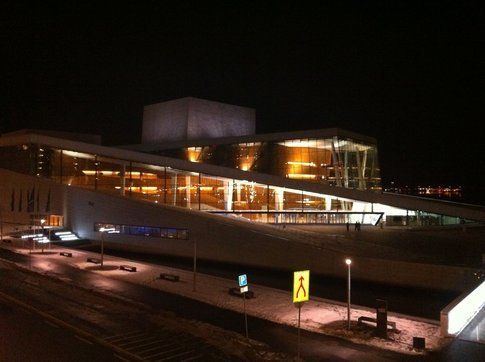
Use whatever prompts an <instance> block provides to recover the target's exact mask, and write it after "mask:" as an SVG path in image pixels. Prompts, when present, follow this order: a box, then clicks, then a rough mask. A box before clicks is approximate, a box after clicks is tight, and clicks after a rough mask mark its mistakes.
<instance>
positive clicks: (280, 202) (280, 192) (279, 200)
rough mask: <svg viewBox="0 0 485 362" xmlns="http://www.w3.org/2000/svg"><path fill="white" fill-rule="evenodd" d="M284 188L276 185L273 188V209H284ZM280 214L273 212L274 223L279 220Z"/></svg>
mask: <svg viewBox="0 0 485 362" xmlns="http://www.w3.org/2000/svg"><path fill="white" fill-rule="evenodd" d="M283 198H284V189H282V188H281V187H278V188H277V189H276V190H275V195H274V204H275V205H274V209H275V211H281V210H283V209H284V199H283ZM281 219H282V217H281V214H278V213H276V214H275V223H278V222H281Z"/></svg>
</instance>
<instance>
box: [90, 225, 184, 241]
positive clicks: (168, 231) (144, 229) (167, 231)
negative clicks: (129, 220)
mask: <svg viewBox="0 0 485 362" xmlns="http://www.w3.org/2000/svg"><path fill="white" fill-rule="evenodd" d="M94 231H98V232H106V233H108V234H124V235H142V236H151V237H157V238H166V239H181V240H188V238H189V231H188V230H187V229H177V228H166V227H159V226H140V225H123V224H107V223H99V222H97V223H95V224H94Z"/></svg>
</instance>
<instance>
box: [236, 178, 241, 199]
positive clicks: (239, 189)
mask: <svg viewBox="0 0 485 362" xmlns="http://www.w3.org/2000/svg"><path fill="white" fill-rule="evenodd" d="M236 201H237V202H239V203H240V202H241V184H240V183H239V182H238V183H236Z"/></svg>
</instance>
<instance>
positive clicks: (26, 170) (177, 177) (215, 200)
mask: <svg viewBox="0 0 485 362" xmlns="http://www.w3.org/2000/svg"><path fill="white" fill-rule="evenodd" d="M262 147H263V144H261V143H253V144H245V146H244V148H241V149H239V148H233V151H234V152H236V151H237V150H239V151H240V152H239V151H238V152H239V153H238V154H237V157H236V158H234V159H235V160H237V162H238V165H239V166H238V167H243V166H242V165H248V167H249V168H257V165H258V162H261V160H262V159H263V158H264V155H263V154H264V152H262V151H261V148H262ZM271 147H274V149H279V150H280V151H281V152H276V153H273V154H276V155H277V156H278V157H281V158H283V159H286V160H289V159H291V161H286V163H279V162H273V164H277V165H278V166H274V167H275V169H277V168H278V167H279V168H280V169H281V170H282V171H281V172H285V173H286V175H290V174H293V175H300V176H301V175H306V176H305V177H310V175H312V177H313V176H314V179H318V178H319V177H322V179H323V178H325V179H328V180H334V181H335V182H337V180H339V181H338V182H340V183H343V184H344V185H345V184H348V185H353V186H356V187H364V185H367V182H368V180H370V179H371V177H370V175H372V169H373V168H372V167H371V166H370V165H371V164H372V163H373V161H372V159H373V157H375V156H376V155H375V154H372V152H373V151H372V150H371V148H368V147H367V146H364V145H360V144H355V143H351V142H350V141H340V140H337V139H333V140H330V141H328V142H327V140H291V141H284V142H282V143H274V144H273V145H272V146H271ZM235 150H236V151H235ZM193 152H194V155H199V156H200V157H202V156H204V155H207V154H208V153H210V152H211V151H208V150H206V149H201V150H193ZM197 152H199V153H197ZM234 152H233V153H232V154H231V155H234ZM194 157H195V156H194ZM219 157H223V156H222V155H221V154H219ZM231 157H232V156H231ZM332 160H333V161H332ZM317 165H320V166H317ZM340 165H344V166H345V167H343V168H342V167H341V166H340ZM352 165H353V166H352ZM0 167H1V168H5V169H10V170H12V171H15V172H19V173H23V174H28V175H33V176H37V177H43V178H48V179H51V180H53V181H55V182H59V183H62V184H65V185H68V186H78V187H83V188H88V189H92V190H97V191H99V192H104V193H109V194H114V195H121V196H126V197H131V198H136V199H140V200H144V201H147V202H154V203H160V204H168V205H174V206H180V207H185V208H190V209H193V210H203V211H206V212H212V213H217V214H221V215H226V216H230V217H242V218H245V219H248V220H251V221H258V222H265V223H275V224H279V223H320V224H342V223H347V222H351V223H355V222H357V221H358V222H361V223H363V224H375V223H377V222H379V221H380V220H385V222H386V223H387V224H388V225H443V224H453V223H459V222H461V220H459V219H458V218H452V217H446V216H441V215H435V214H429V213H424V212H418V211H414V210H403V209H399V208H394V207H389V206H386V205H380V204H371V203H365V202H358V201H355V200H349V199H342V198H337V197H335V196H332V195H324V194H316V193H311V192H306V191H301V190H294V189H288V188H282V187H278V186H274V185H266V184H259V183H255V182H249V181H245V180H236V179H229V178H224V177H218V176H213V175H207V174H202V173H196V172H190V171H184V170H177V169H174V168H170V167H164V166H162V165H150V164H143V163H137V162H133V161H128V160H120V159H115V158H108V157H104V156H102V155H95V154H89V153H83V152H78V151H74V150H66V149H56V148H52V147H46V146H43V145H33V144H29V145H19V146H13V147H0ZM374 171H376V172H377V171H378V170H374ZM368 175H369V176H368ZM382 217H383V218H382ZM163 230H165V229H163ZM160 232H161V233H162V231H160ZM163 233H165V231H163ZM167 233H168V231H167Z"/></svg>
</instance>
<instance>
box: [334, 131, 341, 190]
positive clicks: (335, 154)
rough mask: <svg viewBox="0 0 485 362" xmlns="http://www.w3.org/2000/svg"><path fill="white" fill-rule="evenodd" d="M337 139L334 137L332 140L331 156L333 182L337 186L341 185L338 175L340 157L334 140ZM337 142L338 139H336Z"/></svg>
mask: <svg viewBox="0 0 485 362" xmlns="http://www.w3.org/2000/svg"><path fill="white" fill-rule="evenodd" d="M336 141H337V137H334V138H333V140H332V158H333V170H334V172H335V183H336V185H337V186H342V177H341V175H340V166H341V165H340V159H339V156H338V154H337V151H336V149H335V142H336ZM337 142H338V141H337Z"/></svg>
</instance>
